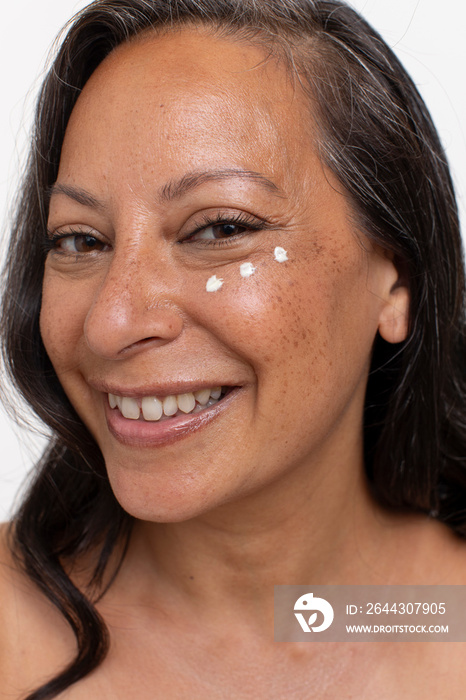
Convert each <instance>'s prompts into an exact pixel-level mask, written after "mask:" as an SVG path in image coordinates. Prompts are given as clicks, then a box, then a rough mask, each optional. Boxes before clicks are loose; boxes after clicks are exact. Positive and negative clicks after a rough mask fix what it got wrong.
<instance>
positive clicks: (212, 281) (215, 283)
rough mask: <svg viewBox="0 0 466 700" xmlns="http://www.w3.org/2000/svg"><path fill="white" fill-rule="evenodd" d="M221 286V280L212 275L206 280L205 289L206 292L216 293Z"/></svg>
mask: <svg viewBox="0 0 466 700" xmlns="http://www.w3.org/2000/svg"><path fill="white" fill-rule="evenodd" d="M222 284H223V280H222V279H219V278H217V275H212V277H209V279H208V280H207V284H206V286H205V288H206V291H207V292H216V291H217V290H218V289H220V287H221V286H222Z"/></svg>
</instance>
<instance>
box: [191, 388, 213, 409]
mask: <svg viewBox="0 0 466 700" xmlns="http://www.w3.org/2000/svg"><path fill="white" fill-rule="evenodd" d="M194 398H195V399H196V401H197V402H198V403H200V404H201V406H205V405H206V403H207V401H208V400H209V399H210V389H200V390H199V391H195V392H194Z"/></svg>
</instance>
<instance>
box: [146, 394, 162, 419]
mask: <svg viewBox="0 0 466 700" xmlns="http://www.w3.org/2000/svg"><path fill="white" fill-rule="evenodd" d="M141 404H142V415H143V416H144V420H160V418H162V414H163V404H162V402H161V401H159V399H158V398H156V397H155V396H144V398H143V400H142V401H141Z"/></svg>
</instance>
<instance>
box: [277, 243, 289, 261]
mask: <svg viewBox="0 0 466 700" xmlns="http://www.w3.org/2000/svg"><path fill="white" fill-rule="evenodd" d="M274 255H275V260H276V261H277V262H285V260H288V255H287V254H286V250H285V249H284V248H280V246H277V247H276V248H275V250H274Z"/></svg>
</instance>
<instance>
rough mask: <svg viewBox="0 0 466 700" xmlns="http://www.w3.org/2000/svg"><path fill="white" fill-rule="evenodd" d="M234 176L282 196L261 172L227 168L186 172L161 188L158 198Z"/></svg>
mask: <svg viewBox="0 0 466 700" xmlns="http://www.w3.org/2000/svg"><path fill="white" fill-rule="evenodd" d="M234 178H238V179H241V180H250V181H253V182H256V183H258V184H259V185H260V186H261V187H263V188H264V189H266V190H268V191H269V192H271V193H272V194H274V195H276V196H277V197H284V194H283V192H282V191H281V190H280V188H279V187H277V185H276V184H275V183H274V182H272V180H269V179H268V178H267V177H265V176H264V175H262V174H261V173H256V172H255V171H254V170H240V169H229V170H209V171H207V172H194V173H188V174H186V175H184V176H183V177H182V178H180V179H179V180H171V181H170V182H168V183H167V184H166V185H164V186H163V187H162V188H161V190H160V192H159V199H160V200H161V201H162V202H170V201H172V200H173V199H179V198H180V197H183V196H184V195H185V194H188V192H191V191H192V190H194V189H196V188H197V187H200V186H201V185H203V184H204V183H206V182H222V181H223V180H230V179H234Z"/></svg>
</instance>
